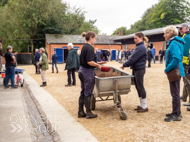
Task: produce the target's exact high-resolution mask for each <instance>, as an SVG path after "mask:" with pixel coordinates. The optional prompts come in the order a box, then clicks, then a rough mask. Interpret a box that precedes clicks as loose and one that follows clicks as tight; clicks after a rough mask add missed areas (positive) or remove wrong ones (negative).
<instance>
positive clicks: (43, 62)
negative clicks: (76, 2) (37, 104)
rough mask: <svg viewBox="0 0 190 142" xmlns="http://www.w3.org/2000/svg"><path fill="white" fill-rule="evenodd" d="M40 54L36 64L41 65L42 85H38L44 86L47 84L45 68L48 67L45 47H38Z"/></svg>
mask: <svg viewBox="0 0 190 142" xmlns="http://www.w3.org/2000/svg"><path fill="white" fill-rule="evenodd" d="M39 50H40V54H41V59H40V62H39V63H38V64H37V65H38V66H39V65H41V66H42V67H41V77H42V85H40V87H44V86H47V82H46V70H48V69H49V67H48V59H47V56H46V54H45V49H44V48H40V49H39Z"/></svg>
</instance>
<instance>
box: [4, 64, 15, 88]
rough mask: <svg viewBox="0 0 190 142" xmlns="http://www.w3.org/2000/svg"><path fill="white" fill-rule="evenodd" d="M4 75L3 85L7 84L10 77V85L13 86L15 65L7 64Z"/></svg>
mask: <svg viewBox="0 0 190 142" xmlns="http://www.w3.org/2000/svg"><path fill="white" fill-rule="evenodd" d="M5 74H6V77H5V86H7V85H8V83H9V79H11V87H14V86H15V84H14V79H15V67H14V66H9V67H6V72H5Z"/></svg>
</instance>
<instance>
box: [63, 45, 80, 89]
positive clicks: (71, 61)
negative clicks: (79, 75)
mask: <svg viewBox="0 0 190 142" xmlns="http://www.w3.org/2000/svg"><path fill="white" fill-rule="evenodd" d="M67 49H68V51H69V52H68V56H67V59H66V66H65V70H67V77H68V84H67V85H65V87H69V86H72V85H73V86H76V78H75V70H76V68H79V65H80V64H79V56H78V54H77V50H76V49H73V44H72V43H68V44H67ZM71 74H72V79H73V82H72V84H71Z"/></svg>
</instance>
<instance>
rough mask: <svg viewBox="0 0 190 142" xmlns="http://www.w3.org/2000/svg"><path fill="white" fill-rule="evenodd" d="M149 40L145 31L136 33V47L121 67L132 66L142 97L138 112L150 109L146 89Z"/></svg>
mask: <svg viewBox="0 0 190 142" xmlns="http://www.w3.org/2000/svg"><path fill="white" fill-rule="evenodd" d="M147 40H148V38H146V37H145V36H144V34H143V33H141V32H139V33H136V34H135V36H134V41H135V43H136V48H135V50H134V51H133V53H132V55H131V57H130V59H129V60H128V61H126V62H125V63H124V64H123V66H122V67H121V68H122V69H124V67H131V68H132V69H133V75H134V83H135V87H136V89H137V92H138V95H139V99H140V106H137V108H136V109H135V110H136V111H137V112H138V113H142V112H147V111H148V107H147V103H146V91H145V88H144V74H145V68H146V59H147V49H146V47H145V45H144V43H145V42H148V41H147Z"/></svg>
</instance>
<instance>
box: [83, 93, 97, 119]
mask: <svg viewBox="0 0 190 142" xmlns="http://www.w3.org/2000/svg"><path fill="white" fill-rule="evenodd" d="M90 103H91V96H87V97H85V98H84V104H85V107H86V119H90V118H96V117H97V114H93V113H92V112H91V109H90Z"/></svg>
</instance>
